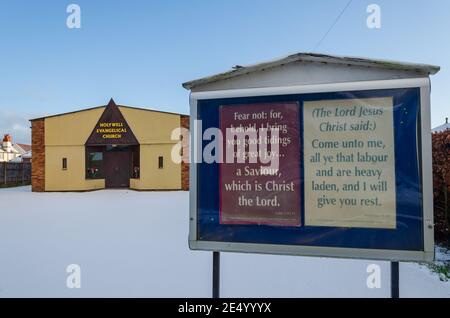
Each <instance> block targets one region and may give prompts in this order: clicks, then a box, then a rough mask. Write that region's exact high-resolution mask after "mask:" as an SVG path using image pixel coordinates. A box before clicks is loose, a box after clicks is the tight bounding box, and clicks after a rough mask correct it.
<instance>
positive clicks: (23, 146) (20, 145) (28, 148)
mask: <svg viewBox="0 0 450 318" xmlns="http://www.w3.org/2000/svg"><path fill="white" fill-rule="evenodd" d="M14 146H19V147H20V148H22V149H23V150H24V152H29V151H31V145H26V144H14Z"/></svg>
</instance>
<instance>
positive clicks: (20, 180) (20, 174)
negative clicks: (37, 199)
mask: <svg viewBox="0 0 450 318" xmlns="http://www.w3.org/2000/svg"><path fill="white" fill-rule="evenodd" d="M28 184H31V163H29V162H22V163H12V162H0V187H5V186H6V187H11V186H19V185H28Z"/></svg>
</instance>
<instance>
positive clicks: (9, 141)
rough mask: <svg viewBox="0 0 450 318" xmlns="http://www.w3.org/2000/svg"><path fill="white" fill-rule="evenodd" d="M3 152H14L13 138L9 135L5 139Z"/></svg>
mask: <svg viewBox="0 0 450 318" xmlns="http://www.w3.org/2000/svg"><path fill="white" fill-rule="evenodd" d="M3 150H5V151H6V152H12V138H11V135H9V134H6V135H5V136H4V137H3Z"/></svg>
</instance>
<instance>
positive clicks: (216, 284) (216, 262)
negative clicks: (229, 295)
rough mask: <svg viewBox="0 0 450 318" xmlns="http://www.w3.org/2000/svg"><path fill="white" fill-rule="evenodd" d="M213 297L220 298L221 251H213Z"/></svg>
mask: <svg viewBox="0 0 450 318" xmlns="http://www.w3.org/2000/svg"><path fill="white" fill-rule="evenodd" d="M212 279H213V280H212V281H213V284H212V298H214V299H216V298H220V253H219V252H213V277H212Z"/></svg>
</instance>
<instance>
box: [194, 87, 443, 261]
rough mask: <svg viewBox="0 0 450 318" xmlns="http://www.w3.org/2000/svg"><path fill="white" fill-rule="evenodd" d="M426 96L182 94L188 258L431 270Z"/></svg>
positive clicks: (356, 91) (335, 90)
mask: <svg viewBox="0 0 450 318" xmlns="http://www.w3.org/2000/svg"><path fill="white" fill-rule="evenodd" d="M429 91H430V90H429V81H428V80H427V79H404V80H385V81H373V82H370V81H368V82H355V83H351V82H349V83H340V84H336V85H306V86H293V87H283V88H282V89H280V88H276V87H268V88H258V89H251V88H249V89H242V90H239V89H235V90H229V91H226V90H224V91H211V92H198V93H197V92H193V93H192V95H191V120H192V122H191V128H192V127H193V128H194V131H193V137H192V138H193V139H192V144H193V147H192V151H193V157H194V158H195V159H196V163H195V164H194V165H192V170H191V178H192V180H191V212H190V216H191V224H190V225H191V227H190V241H189V242H190V247H191V248H192V249H200V250H213V251H232V252H257V253H273V254H291V255H311V256H329V257H357V258H368V259H385V260H422V261H423V260H430V259H432V258H433V257H434V247H433V244H434V242H433V215H432V213H433V210H432V187H431V145H430V138H429V137H430V129H429V112H430V100H429V99H430V96H429ZM215 128H219V130H220V132H221V133H220V134H214V137H212V133H211V132H212V131H214V130H212V129H215ZM270 128H274V129H273V130H270ZM239 133H241V134H243V135H242V136H244V137H243V139H241V141H240V139H239V138H237V137H236V136H237V135H239ZM216 139H217V140H218V143H219V144H222V147H221V148H220V150H219V151H218V154H219V155H220V156H217V155H216V154H214V151H212V150H211V149H212V148H215V147H216V146H217V144H216V145H215V146H212V145H213V144H214V142H215V140H216ZM216 143H217V142H216ZM240 143H242V144H243V145H240ZM261 149H262V150H261ZM230 151H231V152H232V155H230V154H229V152H230ZM210 153H213V155H214V156H216V157H215V158H216V159H217V160H215V161H213V162H212V161H211V160H210V159H208V158H206V157H207V156H208V155H210ZM205 156H206V157H205ZM261 156H262V157H270V158H269V159H270V160H263V159H264V158H263V159H262V158H261ZM254 157H255V158H256V157H258V160H257V159H254V160H253V161H252V158H254ZM230 158H232V159H233V160H231V161H230V160H227V159H230ZM238 159H240V160H238ZM266 159H267V158H266ZM274 161H276V164H273V163H274Z"/></svg>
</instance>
